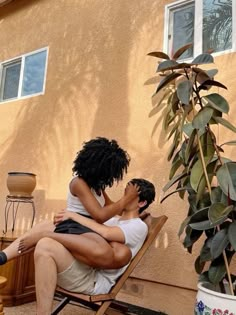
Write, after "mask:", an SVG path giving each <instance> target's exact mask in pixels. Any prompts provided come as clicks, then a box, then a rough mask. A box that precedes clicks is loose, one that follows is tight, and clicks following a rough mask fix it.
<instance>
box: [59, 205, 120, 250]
mask: <svg viewBox="0 0 236 315" xmlns="http://www.w3.org/2000/svg"><path fill="white" fill-rule="evenodd" d="M66 219H72V220H74V221H76V222H78V223H80V224H82V225H84V226H87V227H88V228H90V229H91V230H93V231H94V232H96V233H98V234H100V235H101V236H102V237H103V238H104V239H106V240H107V241H108V242H119V243H122V244H124V243H125V235H124V233H123V231H122V230H121V229H120V228H119V227H118V226H107V225H104V224H101V223H98V222H96V221H94V220H93V219H89V218H86V217H84V216H82V215H79V214H78V213H75V212H71V211H65V210H63V211H61V212H59V213H58V214H57V215H55V217H54V223H55V224H58V223H60V222H61V221H63V220H66Z"/></svg>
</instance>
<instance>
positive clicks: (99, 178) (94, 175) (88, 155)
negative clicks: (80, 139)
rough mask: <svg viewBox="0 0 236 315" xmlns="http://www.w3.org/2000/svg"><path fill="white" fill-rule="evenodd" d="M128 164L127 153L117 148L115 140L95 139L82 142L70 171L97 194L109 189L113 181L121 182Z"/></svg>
mask: <svg viewBox="0 0 236 315" xmlns="http://www.w3.org/2000/svg"><path fill="white" fill-rule="evenodd" d="M129 162H130V157H129V155H128V153H127V152H126V151H124V150H123V149H122V148H120V147H119V145H118V143H117V141H116V140H108V139H106V138H102V137H97V138H95V139H92V140H90V141H88V142H84V145H83V148H82V149H81V150H80V151H79V152H78V153H77V156H76V158H75V160H74V166H73V168H72V171H73V173H74V175H76V176H78V177H81V178H83V179H84V181H85V182H86V183H87V184H88V186H89V187H91V188H93V189H94V190H95V191H98V192H99V191H100V190H104V189H105V188H106V187H111V186H112V185H113V183H114V182H115V181H116V182H118V181H120V180H122V179H123V175H124V173H126V172H127V168H128V166H129Z"/></svg>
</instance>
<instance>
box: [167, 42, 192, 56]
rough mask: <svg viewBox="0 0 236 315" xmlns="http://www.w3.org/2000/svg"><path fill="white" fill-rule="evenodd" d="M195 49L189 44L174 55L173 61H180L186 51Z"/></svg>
mask: <svg viewBox="0 0 236 315" xmlns="http://www.w3.org/2000/svg"><path fill="white" fill-rule="evenodd" d="M191 47H193V44H191V43H189V44H186V45H184V46H183V47H181V48H179V49H178V50H177V51H176V52H175V53H174V55H173V57H172V58H173V59H174V60H176V59H178V58H179V57H180V56H181V55H182V54H183V53H184V52H185V51H186V50H188V49H189V48H191Z"/></svg>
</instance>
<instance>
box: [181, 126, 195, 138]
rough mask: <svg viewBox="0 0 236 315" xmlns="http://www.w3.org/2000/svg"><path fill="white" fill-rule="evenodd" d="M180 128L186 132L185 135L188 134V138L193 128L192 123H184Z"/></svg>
mask: <svg viewBox="0 0 236 315" xmlns="http://www.w3.org/2000/svg"><path fill="white" fill-rule="evenodd" d="M182 130H183V132H184V133H185V134H186V136H188V137H189V138H190V136H191V134H192V132H193V130H194V128H193V125H192V123H187V124H184V125H183V127H182Z"/></svg>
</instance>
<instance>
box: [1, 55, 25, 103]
mask: <svg viewBox="0 0 236 315" xmlns="http://www.w3.org/2000/svg"><path fill="white" fill-rule="evenodd" d="M20 69H21V60H17V61H15V62H12V63H10V64H6V65H4V66H3V73H2V78H3V81H2V82H3V87H2V99H3V100H7V99H11V98H16V97H17V96H18V88H19V80H20Z"/></svg>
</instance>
